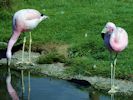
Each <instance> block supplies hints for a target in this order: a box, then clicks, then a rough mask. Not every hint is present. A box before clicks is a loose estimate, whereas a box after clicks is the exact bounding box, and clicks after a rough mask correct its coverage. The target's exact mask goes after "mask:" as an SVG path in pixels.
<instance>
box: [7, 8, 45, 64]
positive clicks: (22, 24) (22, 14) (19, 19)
mask: <svg viewBox="0 0 133 100" xmlns="http://www.w3.org/2000/svg"><path fill="white" fill-rule="evenodd" d="M46 18H48V16H45V15H43V14H41V13H40V12H39V11H37V10H35V9H22V10H19V11H17V12H16V13H15V14H14V16H13V32H12V36H11V38H10V40H9V42H8V46H7V52H6V57H7V64H8V65H10V62H11V58H12V48H13V46H14V44H15V43H16V41H17V40H18V38H19V36H20V34H21V33H22V32H25V31H29V30H32V29H34V28H35V27H37V25H38V24H39V23H40V22H41V21H42V20H44V19H46ZM25 42H26V38H25V37H24V41H23V51H22V63H24V47H25ZM31 43H32V39H31V32H30V43H29V63H30V64H31Z"/></svg>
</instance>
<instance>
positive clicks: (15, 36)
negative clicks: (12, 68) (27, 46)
mask: <svg viewBox="0 0 133 100" xmlns="http://www.w3.org/2000/svg"><path fill="white" fill-rule="evenodd" d="M19 36H20V32H18V31H13V34H12V36H11V38H10V40H9V42H8V46H7V53H11V50H12V48H13V46H14V44H15V43H16V41H17V40H18V37H19Z"/></svg>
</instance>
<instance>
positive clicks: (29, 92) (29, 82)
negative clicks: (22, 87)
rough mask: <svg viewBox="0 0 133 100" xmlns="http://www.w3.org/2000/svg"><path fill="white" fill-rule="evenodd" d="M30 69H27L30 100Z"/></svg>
mask: <svg viewBox="0 0 133 100" xmlns="http://www.w3.org/2000/svg"><path fill="white" fill-rule="evenodd" d="M30 91H31V88H30V71H28V100H30Z"/></svg>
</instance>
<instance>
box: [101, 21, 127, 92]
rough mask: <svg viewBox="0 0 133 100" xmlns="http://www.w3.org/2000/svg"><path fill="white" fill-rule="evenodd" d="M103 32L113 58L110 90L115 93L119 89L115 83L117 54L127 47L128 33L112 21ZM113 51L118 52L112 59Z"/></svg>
mask: <svg viewBox="0 0 133 100" xmlns="http://www.w3.org/2000/svg"><path fill="white" fill-rule="evenodd" d="M101 33H102V37H103V39H104V43H105V46H106V47H107V48H108V50H109V51H110V58H111V59H110V60H111V90H110V91H108V92H109V93H115V92H117V89H118V88H117V87H116V86H115V84H114V80H115V66H116V60H117V55H118V53H119V52H121V51H123V50H124V49H125V48H126V47H127V45H128V34H127V32H126V31H125V30H124V29H123V28H121V27H116V25H115V24H114V23H112V22H108V23H107V24H106V25H105V27H104V29H103V30H102V32H101ZM112 52H114V53H115V54H116V55H115V58H114V59H112V54H111V53H112Z"/></svg>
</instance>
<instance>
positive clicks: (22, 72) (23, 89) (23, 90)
mask: <svg viewBox="0 0 133 100" xmlns="http://www.w3.org/2000/svg"><path fill="white" fill-rule="evenodd" d="M23 74H24V71H23V70H21V77H22V80H21V81H22V94H24V92H25V88H24V87H25V86H24V75H23Z"/></svg>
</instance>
